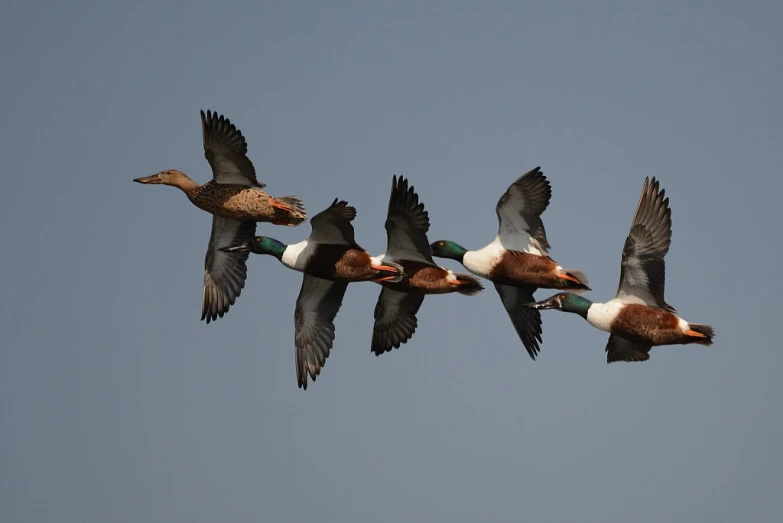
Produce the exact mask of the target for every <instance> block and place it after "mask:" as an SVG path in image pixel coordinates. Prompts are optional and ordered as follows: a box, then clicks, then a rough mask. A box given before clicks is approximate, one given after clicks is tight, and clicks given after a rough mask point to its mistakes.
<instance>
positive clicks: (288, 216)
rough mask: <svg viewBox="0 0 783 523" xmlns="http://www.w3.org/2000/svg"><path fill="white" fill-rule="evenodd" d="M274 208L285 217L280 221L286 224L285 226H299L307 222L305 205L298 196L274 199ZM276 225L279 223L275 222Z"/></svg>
mask: <svg viewBox="0 0 783 523" xmlns="http://www.w3.org/2000/svg"><path fill="white" fill-rule="evenodd" d="M272 207H274V208H275V210H276V211H277V212H278V213H280V214H281V215H283V216H284V217H283V219H282V220H280V221H281V222H284V223H285V225H299V224H300V223H302V222H303V221H305V220H307V211H306V210H305V204H304V202H303V201H302V200H300V199H299V198H297V197H296V196H279V197H277V198H272ZM275 223H277V221H275Z"/></svg>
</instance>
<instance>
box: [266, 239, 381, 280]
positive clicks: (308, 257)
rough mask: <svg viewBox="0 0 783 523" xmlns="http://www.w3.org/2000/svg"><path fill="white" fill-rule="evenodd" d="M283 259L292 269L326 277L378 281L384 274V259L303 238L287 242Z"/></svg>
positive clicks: (342, 246) (346, 247)
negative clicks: (296, 241) (302, 239)
mask: <svg viewBox="0 0 783 523" xmlns="http://www.w3.org/2000/svg"><path fill="white" fill-rule="evenodd" d="M280 261H281V262H282V263H283V265H285V266H286V267H288V268H290V269H293V270H295V271H299V272H303V273H305V274H309V275H311V276H315V277H317V278H324V279H327V280H341V281H349V282H360V281H376V280H378V279H379V278H382V277H384V275H385V272H384V269H381V267H384V264H383V260H382V259H380V258H376V257H374V256H370V254H369V253H368V252H367V251H365V250H364V249H357V248H354V247H351V246H349V245H337V244H326V243H314V242H312V241H310V240H304V241H301V242H299V243H294V244H291V245H288V246H286V248H285V251H284V252H283V254H282V257H281V258H280Z"/></svg>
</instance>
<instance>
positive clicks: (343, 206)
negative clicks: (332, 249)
mask: <svg viewBox="0 0 783 523" xmlns="http://www.w3.org/2000/svg"><path fill="white" fill-rule="evenodd" d="M354 218H356V209H355V208H354V207H351V206H349V205H348V202H346V201H344V200H340V201H339V202H338V201H337V198H335V200H334V201H333V202H332V205H330V206H329V207H328V208H327V209H325V210H323V211H321V212H319V213H318V214H316V215H315V216H313V217H312V218H311V219H310V225H311V226H312V228H313V232H311V233H310V238H309V239H310V240H312V241H314V242H315V243H329V244H337V245H350V246H351V247H353V248H354V249H361V250H364V249H362V248H361V247H359V246H358V245H357V244H356V240H355V239H354V232H353V225H351V222H352V221H353V219H354Z"/></svg>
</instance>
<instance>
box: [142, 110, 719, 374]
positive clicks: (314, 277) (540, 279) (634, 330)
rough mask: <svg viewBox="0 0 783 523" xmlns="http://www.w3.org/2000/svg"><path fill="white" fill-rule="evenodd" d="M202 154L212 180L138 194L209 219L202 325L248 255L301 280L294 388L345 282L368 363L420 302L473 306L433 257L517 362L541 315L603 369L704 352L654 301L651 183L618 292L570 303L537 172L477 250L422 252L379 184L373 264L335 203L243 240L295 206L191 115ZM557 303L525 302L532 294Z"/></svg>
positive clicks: (700, 338)
mask: <svg viewBox="0 0 783 523" xmlns="http://www.w3.org/2000/svg"><path fill="white" fill-rule="evenodd" d="M201 128H202V135H203V141H204V155H205V157H206V159H207V161H208V162H209V164H210V166H211V167H212V175H213V176H212V180H210V181H209V182H208V183H206V184H204V185H199V184H198V183H196V182H194V181H193V180H191V179H190V178H188V177H187V176H186V175H185V174H184V173H182V172H180V171H177V170H168V171H162V172H160V173H158V174H154V175H152V176H147V177H144V178H137V179H135V180H133V181H134V182H138V183H142V184H164V185H172V186H174V187H177V188H179V189H180V190H182V191H183V192H184V193H185V195H186V196H187V197H188V199H189V200H190V201H191V202H192V203H193V204H194V205H196V206H197V207H198V208H200V209H203V210H205V211H207V212H208V213H210V214H212V234H211V236H210V240H209V246H208V247H207V255H206V260H205V263H204V267H205V271H204V292H203V299H202V313H201V319H202V320H204V319H206V321H207V323H209V322H210V321H215V320H216V319H217V318H219V317H223V315H224V314H225V313H226V312H228V310H229V308H230V307H231V305H233V304H234V303H235V301H236V299H237V297H239V295H240V293H241V291H242V288H243V287H244V285H245V279H246V278H247V266H246V262H247V259H248V257H249V254H250V253H251V252H252V253H255V254H268V255H271V256H274V257H275V258H277V259H278V260H280V262H281V263H282V264H283V265H285V266H286V267H288V268H291V269H294V270H296V271H299V272H302V273H304V276H303V279H302V287H301V290H300V292H299V297H298V298H297V300H296V311H295V314H294V319H295V335H294V344H295V346H296V377H297V382H298V384H299V387H300V388H304V389H307V379H308V375H309V376H310V378H311V379H312V380H313V381H315V379H316V377H317V376H318V375H319V374H320V372H321V369H322V368H323V366H324V365H325V364H326V358H327V357H328V356H329V351H330V350H331V348H332V344H333V342H334V318H335V316H336V315H337V312H338V311H339V310H340V306H341V305H342V301H343V296H344V295H345V290H346V288H347V286H348V283H350V282H362V281H371V282H375V283H378V284H380V285H381V286H382V289H381V292H380V296H379V298H378V302H377V304H376V306H375V314H374V316H375V324H374V327H373V333H372V345H371V347H372V351H373V352H374V353H375V354H376V355H381V354H383V353H384V352H387V351H390V350H391V349H392V348H399V347H400V345H401V344H402V343H406V342H407V341H408V340H409V339H410V338H411V337H412V336H413V334H414V332H415V331H416V327H417V320H416V314H417V312H418V310H419V308H420V307H421V304H422V302H423V301H424V297H425V296H426V295H428V294H447V293H452V292H457V293H460V294H464V295H467V296H473V295H476V294H477V293H479V292H480V291H482V290H483V286H482V284H481V282H480V280H479V279H478V278H475V277H473V276H470V275H467V274H460V273H455V272H453V271H451V270H449V269H446V268H443V267H440V266H438V265H437V264H436V263H435V262H434V260H433V256H435V257H439V258H451V259H453V260H456V261H458V262H460V263H461V264H462V265H463V266H464V267H465V269H467V270H468V271H469V272H471V273H473V274H475V275H476V276H480V277H481V278H484V279H486V280H489V281H491V282H492V283H493V284H494V286H495V289H496V290H497V292H498V294H499V295H500V300H501V302H502V303H503V306H504V307H505V309H506V312H507V313H508V316H509V318H510V319H511V323H512V324H513V326H514V329H515V330H516V332H517V334H518V335H519V338H520V340H521V341H522V344H523V345H524V347H525V348H526V349H527V352H528V353H529V354H530V357H531V358H533V359H535V357H536V355H537V354H538V353H539V350H540V348H539V343H541V341H542V338H541V334H542V328H541V314H540V312H539V311H540V310H544V309H554V310H560V311H564V312H571V313H575V314H578V315H580V316H581V317H582V318H584V319H585V320H587V322H588V323H589V324H590V325H592V326H593V327H596V328H598V329H601V330H604V331H607V332H609V333H610V335H609V342H608V343H607V345H606V353H607V362H608V363H611V362H614V361H645V360H647V359H649V357H650V355H649V352H650V349H651V348H652V347H653V346H656V345H673V344H690V343H697V344H701V345H712V339H713V336H714V332H713V329H712V327H710V326H709V325H704V324H698V323H690V322H687V321H685V320H683V319H682V318H680V317H679V316H677V315H676V314H675V310H674V308H673V307H671V306H670V305H669V304H667V303H666V301H665V300H664V283H665V262H664V257H665V256H666V253H667V252H668V251H669V245H670V244H671V210H670V209H669V199H668V198H664V190H662V189H660V187H659V183H658V181H656V179H655V178H652V180H650V179H649V178H645V180H644V187H643V188H642V194H641V198H640V199H639V204H638V206H637V209H636V214H635V215H634V219H633V223H632V224H631V230H630V233H629V234H628V237H627V238H626V240H625V246H624V247H623V253H622V263H621V266H620V285H619V288H618V290H617V294H616V296H615V297H614V298H613V299H611V300H609V301H607V302H606V303H596V302H591V301H590V300H588V299H587V298H584V297H583V296H581V293H583V292H584V291H587V290H590V287H588V285H587V283H588V282H587V278H586V277H585V275H584V273H582V272H580V271H577V270H573V269H564V268H563V267H561V266H560V265H559V264H558V263H557V262H556V261H555V260H553V259H552V258H551V257H550V256H549V253H548V249H549V248H550V245H549V242H548V241H547V237H546V232H545V230H544V224H543V222H542V221H541V214H542V213H543V212H544V210H545V209H546V208H547V206H548V205H549V201H550V199H551V197H552V189H551V186H550V184H549V181H548V180H547V179H546V177H545V176H544V174H543V173H542V172H541V170H540V168H538V167H536V168H535V169H533V170H531V171H530V172H528V173H526V174H524V175H522V176H521V177H520V178H519V179H517V180H516V181H515V182H514V183H512V184H511V186H510V187H509V188H508V190H506V192H505V193H504V194H503V196H501V198H500V200H499V201H498V204H497V207H496V212H497V216H498V221H499V227H498V232H497V235H496V236H495V239H494V240H493V241H492V242H490V243H489V244H488V245H487V246H485V247H483V248H481V249H478V250H467V249H465V248H464V247H462V246H461V245H459V244H458V243H456V242H454V241H449V240H439V241H436V242H433V243H431V244H430V243H429V240H428V239H427V232H428V230H429V227H430V221H429V216H428V213H427V211H425V210H424V205H423V204H422V203H421V202H419V197H418V195H417V193H416V191H415V190H414V187H413V186H412V185H409V183H408V180H406V179H405V178H404V177H399V178H398V177H397V176H396V175H395V176H394V177H393V180H392V188H391V195H390V198H389V208H388V214H387V218H386V223H385V228H386V234H387V245H386V252H385V253H383V254H381V255H379V256H372V255H370V254H369V253H368V252H367V251H365V250H364V249H363V248H362V247H361V246H359V244H358V243H356V240H355V238H354V229H353V225H351V222H352V221H353V220H354V218H355V217H356V209H355V208H354V207H352V206H349V205H348V203H347V202H345V201H342V200H340V201H338V200H337V199H335V200H334V202H333V203H332V204H331V205H330V206H329V207H328V208H327V209H325V210H323V211H321V212H320V213H318V214H317V215H315V216H314V217H313V218H312V219H311V220H310V225H311V227H312V232H311V233H310V236H308V237H307V238H306V239H305V240H303V241H301V242H299V243H295V244H291V245H285V244H283V243H281V242H279V241H277V240H275V239H273V238H269V237H266V236H256V223H257V222H267V223H272V224H274V225H286V226H295V225H299V224H301V223H302V222H304V221H305V220H306V213H305V206H304V204H303V203H302V202H301V201H300V200H299V199H298V198H296V197H295V196H285V197H274V196H270V195H269V194H267V193H266V192H265V191H264V187H265V184H263V183H261V182H259V181H258V179H257V178H256V172H255V168H254V167H253V163H252V162H251V161H250V159H249V158H248V157H247V143H246V142H245V138H244V137H243V136H242V133H241V132H240V131H239V129H237V128H236V126H234V124H232V123H231V122H230V121H229V119H228V118H225V117H224V116H222V115H218V114H217V113H215V112H212V111H207V112H206V113H205V112H204V111H201ZM539 288H544V289H558V290H562V291H570V292H560V293H558V294H555V295H554V296H552V297H550V298H547V299H545V300H543V301H535V299H534V298H533V293H534V292H535V291H536V290H537V289H539Z"/></svg>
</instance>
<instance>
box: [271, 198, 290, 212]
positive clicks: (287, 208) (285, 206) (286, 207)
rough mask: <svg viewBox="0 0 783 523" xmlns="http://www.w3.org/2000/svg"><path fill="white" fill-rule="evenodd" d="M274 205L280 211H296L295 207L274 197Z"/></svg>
mask: <svg viewBox="0 0 783 523" xmlns="http://www.w3.org/2000/svg"><path fill="white" fill-rule="evenodd" d="M272 207H274V208H275V209H277V210H278V211H283V212H287V213H293V212H294V208H293V207H291V206H290V205H288V204H287V203H283V202H281V201H279V200H275V199H274V198H273V199H272Z"/></svg>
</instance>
